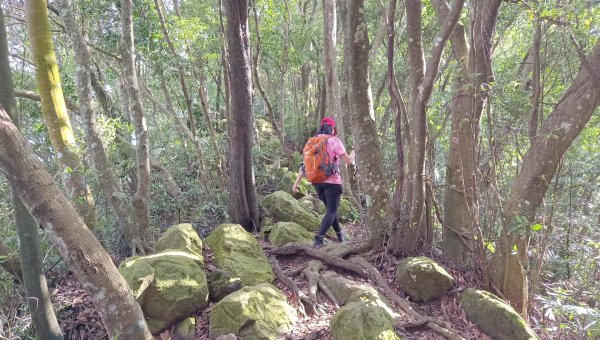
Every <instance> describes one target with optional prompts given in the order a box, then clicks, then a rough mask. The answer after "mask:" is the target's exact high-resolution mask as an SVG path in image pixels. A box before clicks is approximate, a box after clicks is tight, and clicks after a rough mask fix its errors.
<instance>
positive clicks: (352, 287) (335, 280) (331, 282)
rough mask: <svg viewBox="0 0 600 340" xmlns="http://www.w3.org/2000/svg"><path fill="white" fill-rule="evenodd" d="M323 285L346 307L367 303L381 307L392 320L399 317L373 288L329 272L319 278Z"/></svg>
mask: <svg viewBox="0 0 600 340" xmlns="http://www.w3.org/2000/svg"><path fill="white" fill-rule="evenodd" d="M319 280H322V281H323V283H324V284H325V285H326V286H327V287H328V288H329V289H330V290H331V292H332V293H333V295H334V296H335V298H336V299H337V300H338V302H339V303H340V304H341V305H346V304H349V303H352V302H365V303H369V304H371V305H374V306H379V307H381V308H382V309H383V310H385V311H386V312H387V313H388V314H389V315H390V316H391V317H392V318H397V317H399V315H398V314H397V313H396V312H394V310H393V309H392V308H390V304H389V303H388V301H387V300H386V299H385V297H383V296H382V295H381V294H379V291H377V289H375V288H374V287H373V286H371V285H369V284H367V283H362V282H356V281H352V280H348V279H347V278H345V277H343V276H340V275H338V274H337V273H336V272H333V271H327V272H325V273H323V274H321V276H320V277H319Z"/></svg>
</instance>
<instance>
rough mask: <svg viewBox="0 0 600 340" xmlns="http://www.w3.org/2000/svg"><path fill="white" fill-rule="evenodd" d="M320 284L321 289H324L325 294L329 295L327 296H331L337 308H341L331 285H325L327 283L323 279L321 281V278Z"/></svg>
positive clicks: (330, 298)
mask: <svg viewBox="0 0 600 340" xmlns="http://www.w3.org/2000/svg"><path fill="white" fill-rule="evenodd" d="M318 285H319V289H321V290H322V291H323V293H325V295H327V297H328V298H329V300H331V302H332V303H333V305H334V306H335V308H336V309H338V308H340V303H339V301H338V300H337V299H336V298H335V295H333V293H332V292H331V289H329V287H327V286H326V285H325V283H323V281H321V280H319V282H318Z"/></svg>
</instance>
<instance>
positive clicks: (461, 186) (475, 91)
mask: <svg viewBox="0 0 600 340" xmlns="http://www.w3.org/2000/svg"><path fill="white" fill-rule="evenodd" d="M432 3H433V5H434V8H435V10H436V13H437V16H438V18H439V22H443V21H444V20H445V19H446V17H447V15H448V12H449V11H450V7H449V6H448V4H447V3H446V1H445V0H435V1H433V2H432ZM500 4H501V1H499V0H490V1H485V2H478V3H476V4H475V5H474V6H473V8H472V12H471V26H472V28H471V29H470V30H469V31H470V32H472V33H473V34H472V36H470V38H469V39H470V42H471V44H469V43H468V42H467V40H466V38H465V33H464V28H463V26H462V25H461V24H460V23H459V24H457V25H456V26H455V27H454V32H453V33H452V35H451V37H450V39H451V42H452V47H453V51H454V56H455V58H456V59H457V60H460V61H461V62H462V65H461V66H462V72H461V73H462V74H461V76H460V77H459V79H460V80H459V82H458V90H457V92H458V93H457V95H456V96H455V99H454V101H453V107H452V128H451V138H450V141H451V142H450V150H449V153H448V157H447V159H448V160H447V170H446V176H447V180H446V182H447V187H446V193H445V197H444V224H443V229H442V237H443V249H444V254H446V256H448V257H449V258H451V259H454V260H457V261H459V262H461V263H464V264H467V265H473V264H474V259H473V253H474V252H475V250H476V249H475V248H476V247H477V246H478V244H477V243H476V242H475V237H474V232H473V227H474V226H476V225H478V224H479V200H478V192H477V164H476V150H477V147H478V143H479V124H480V120H481V114H482V112H483V108H484V105H485V104H486V103H487V98H488V97H489V93H490V90H491V84H493V82H494V79H493V73H492V66H491V65H492V46H493V41H492V39H493V38H494V30H495V25H496V21H497V16H498V9H499V7H500ZM480 255H481V256H483V254H480ZM482 260H483V258H482Z"/></svg>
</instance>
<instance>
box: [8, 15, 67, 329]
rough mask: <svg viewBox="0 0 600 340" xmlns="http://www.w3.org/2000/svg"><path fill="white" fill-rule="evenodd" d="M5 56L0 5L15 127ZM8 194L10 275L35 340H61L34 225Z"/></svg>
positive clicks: (10, 104)
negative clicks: (13, 233)
mask: <svg viewBox="0 0 600 340" xmlns="http://www.w3.org/2000/svg"><path fill="white" fill-rule="evenodd" d="M8 53H9V52H8V43H7V34H6V27H5V25H4V13H3V10H2V6H1V3H0V79H2V81H0V106H3V107H5V108H6V111H7V114H8V115H9V116H10V118H11V119H12V120H13V122H14V123H15V125H17V126H18V124H19V117H18V115H17V110H16V105H15V103H16V102H15V93H14V87H13V82H12V74H11V69H10V62H9V59H8ZM11 195H12V203H13V211H14V218H15V224H16V226H17V235H18V237H19V254H20V258H21V268H18V267H16V266H17V265H18V262H17V264H15V263H13V270H12V273H13V274H14V275H17V276H18V274H19V273H22V278H23V283H24V286H25V296H26V299H27V305H28V307H29V312H30V313H31V316H32V319H33V324H34V325H35V330H36V334H37V337H38V338H39V339H52V340H53V339H61V340H62V338H63V335H62V332H61V330H60V327H59V326H58V321H57V320H56V315H55V314H54V309H53V308H52V303H51V302H50V294H49V292H48V284H47V283H46V276H45V275H44V266H43V262H42V253H41V250H40V239H39V234H38V231H39V226H38V223H37V221H36V220H35V219H34V218H33V216H31V214H30V213H29V210H27V208H26V207H25V205H23V202H22V201H21V198H20V197H19V196H18V195H17V194H16V192H15V190H14V188H11Z"/></svg>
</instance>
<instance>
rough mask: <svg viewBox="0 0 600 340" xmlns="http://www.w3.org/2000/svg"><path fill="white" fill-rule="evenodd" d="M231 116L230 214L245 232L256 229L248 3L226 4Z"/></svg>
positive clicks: (233, 1)
mask: <svg viewBox="0 0 600 340" xmlns="http://www.w3.org/2000/svg"><path fill="white" fill-rule="evenodd" d="M225 12H226V14H227V33H226V37H227V48H228V51H227V52H228V56H227V57H228V58H227V61H228V66H229V86H230V87H231V96H230V100H231V113H230V121H229V122H228V124H229V133H230V135H229V140H230V142H229V153H230V157H231V158H230V161H229V169H230V171H231V175H230V178H229V192H230V194H229V195H230V196H229V211H230V216H231V219H232V222H234V223H238V224H241V225H242V226H243V227H244V228H245V229H246V230H256V228H257V227H258V225H259V217H260V216H259V211H258V200H257V196H256V188H255V186H254V167H253V157H252V131H253V125H252V79H251V74H250V72H251V70H250V67H251V66H250V65H251V62H252V59H251V57H250V46H249V32H248V0H225Z"/></svg>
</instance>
